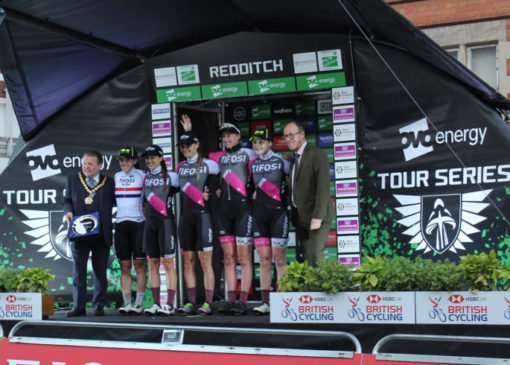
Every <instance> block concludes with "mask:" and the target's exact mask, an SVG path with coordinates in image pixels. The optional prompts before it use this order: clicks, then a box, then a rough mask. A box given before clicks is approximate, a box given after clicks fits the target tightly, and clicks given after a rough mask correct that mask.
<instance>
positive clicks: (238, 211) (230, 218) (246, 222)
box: [218, 200, 253, 245]
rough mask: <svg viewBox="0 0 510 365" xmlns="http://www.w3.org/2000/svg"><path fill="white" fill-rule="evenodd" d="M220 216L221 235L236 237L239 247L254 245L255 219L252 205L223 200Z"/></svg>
mask: <svg viewBox="0 0 510 365" xmlns="http://www.w3.org/2000/svg"><path fill="white" fill-rule="evenodd" d="M219 210H220V214H219V219H218V221H219V234H220V242H221V236H235V237H236V243H237V244H238V245H251V244H252V243H253V238H252V234H253V218H252V216H251V206H250V203H248V202H244V201H235V200H221V201H220V209H219Z"/></svg>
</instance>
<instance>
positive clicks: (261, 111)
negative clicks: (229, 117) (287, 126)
mask: <svg viewBox="0 0 510 365" xmlns="http://www.w3.org/2000/svg"><path fill="white" fill-rule="evenodd" d="M251 118H252V119H254V120H257V119H270V118H271V105H269V104H261V105H252V107H251Z"/></svg>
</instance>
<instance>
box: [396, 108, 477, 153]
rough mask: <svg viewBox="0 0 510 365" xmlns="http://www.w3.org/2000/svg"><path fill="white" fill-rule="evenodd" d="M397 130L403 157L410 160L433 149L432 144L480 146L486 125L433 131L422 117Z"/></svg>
mask: <svg viewBox="0 0 510 365" xmlns="http://www.w3.org/2000/svg"><path fill="white" fill-rule="evenodd" d="M399 132H400V135H401V136H402V139H401V143H402V146H403V147H404V149H403V152H404V158H405V160H406V161H410V160H413V159H415V158H417V157H420V156H423V155H426V154H427V153H430V152H432V151H434V147H433V145H434V144H438V145H440V144H444V143H448V144H453V143H467V144H469V145H470V146H481V145H483V142H484V141H485V136H486V134H487V127H484V128H465V129H457V130H446V131H438V132H434V131H431V130H429V126H428V123H427V120H426V119H425V118H424V119H420V120H418V121H416V122H414V123H411V124H409V125H407V126H405V127H403V128H400V129H399Z"/></svg>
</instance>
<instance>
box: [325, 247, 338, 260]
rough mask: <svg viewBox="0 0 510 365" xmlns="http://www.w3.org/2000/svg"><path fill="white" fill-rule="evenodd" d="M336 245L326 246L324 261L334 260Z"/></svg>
mask: <svg viewBox="0 0 510 365" xmlns="http://www.w3.org/2000/svg"><path fill="white" fill-rule="evenodd" d="M336 255H337V252H336V245H334V246H327V245H326V247H325V248H324V260H326V261H329V260H336Z"/></svg>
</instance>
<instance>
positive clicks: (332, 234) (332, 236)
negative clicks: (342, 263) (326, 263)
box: [326, 230, 337, 259]
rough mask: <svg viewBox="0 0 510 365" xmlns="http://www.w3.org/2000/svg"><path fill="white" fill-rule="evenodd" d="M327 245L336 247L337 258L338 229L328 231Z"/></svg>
mask: <svg viewBox="0 0 510 365" xmlns="http://www.w3.org/2000/svg"><path fill="white" fill-rule="evenodd" d="M326 246H327V247H334V248H335V257H334V258H335V259H336V254H337V252H336V246H337V242H336V231H335V230H333V231H329V232H328V238H327V240H326Z"/></svg>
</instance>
